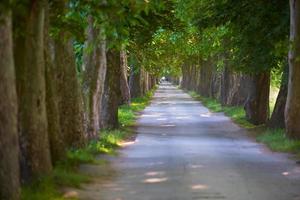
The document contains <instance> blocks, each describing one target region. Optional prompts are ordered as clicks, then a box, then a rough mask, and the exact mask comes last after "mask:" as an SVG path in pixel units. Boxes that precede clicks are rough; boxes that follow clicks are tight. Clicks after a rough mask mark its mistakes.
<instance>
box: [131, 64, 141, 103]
mask: <svg viewBox="0 0 300 200" xmlns="http://www.w3.org/2000/svg"><path fill="white" fill-rule="evenodd" d="M129 88H130V94H131V97H132V98H136V97H140V96H142V85H141V69H140V68H137V67H136V66H134V65H131V69H130V77H129Z"/></svg>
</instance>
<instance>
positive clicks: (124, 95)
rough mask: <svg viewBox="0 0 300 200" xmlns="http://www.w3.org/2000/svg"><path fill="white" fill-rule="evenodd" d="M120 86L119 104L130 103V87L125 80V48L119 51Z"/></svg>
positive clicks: (126, 66)
mask: <svg viewBox="0 0 300 200" xmlns="http://www.w3.org/2000/svg"><path fill="white" fill-rule="evenodd" d="M120 59H121V60H120V65H121V66H120V67H121V69H120V72H121V75H120V88H121V102H120V103H121V104H127V105H129V104H130V99H131V98H130V89H129V85H128V81H127V68H128V65H127V54H126V51H125V50H121V52H120Z"/></svg>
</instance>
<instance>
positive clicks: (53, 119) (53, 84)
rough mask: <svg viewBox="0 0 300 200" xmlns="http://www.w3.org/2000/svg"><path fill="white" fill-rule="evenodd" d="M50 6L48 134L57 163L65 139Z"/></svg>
mask: <svg viewBox="0 0 300 200" xmlns="http://www.w3.org/2000/svg"><path fill="white" fill-rule="evenodd" d="M49 25H50V24H49V5H48V4H47V7H46V12H45V31H44V41H45V48H44V55H45V68H46V73H45V76H46V106H47V119H48V133H49V140H50V150H51V160H52V163H53V164H54V163H55V162H57V161H59V160H62V159H63V158H64V156H65V151H66V149H65V144H64V138H63V135H62V133H61V127H60V116H59V110H58V93H57V77H56V70H57V69H55V66H54V65H55V63H54V51H53V49H54V42H53V40H52V39H50V37H49Z"/></svg>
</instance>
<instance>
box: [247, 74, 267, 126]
mask: <svg viewBox="0 0 300 200" xmlns="http://www.w3.org/2000/svg"><path fill="white" fill-rule="evenodd" d="M251 79H252V81H251V89H250V91H249V95H248V97H247V100H246V103H245V106H244V108H245V111H246V117H247V119H248V120H249V121H250V122H251V123H253V124H255V125H259V124H264V123H266V122H267V120H268V116H269V93H270V72H264V73H259V74H257V75H253V76H252V77H251Z"/></svg>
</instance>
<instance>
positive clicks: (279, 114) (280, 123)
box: [267, 66, 289, 128]
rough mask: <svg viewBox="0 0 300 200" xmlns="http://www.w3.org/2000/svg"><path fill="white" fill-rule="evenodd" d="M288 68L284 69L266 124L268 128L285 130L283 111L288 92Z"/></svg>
mask: <svg viewBox="0 0 300 200" xmlns="http://www.w3.org/2000/svg"><path fill="white" fill-rule="evenodd" d="M288 76H289V75H288V66H287V67H286V68H285V69H284V72H283V74H282V78H281V86H280V90H279V93H278V96H277V99H276V103H275V107H274V111H273V113H272V116H271V118H270V120H269V122H268V123H267V125H268V126H269V127H270V128H285V121H284V109H285V104H286V98H287V92H288Z"/></svg>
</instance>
